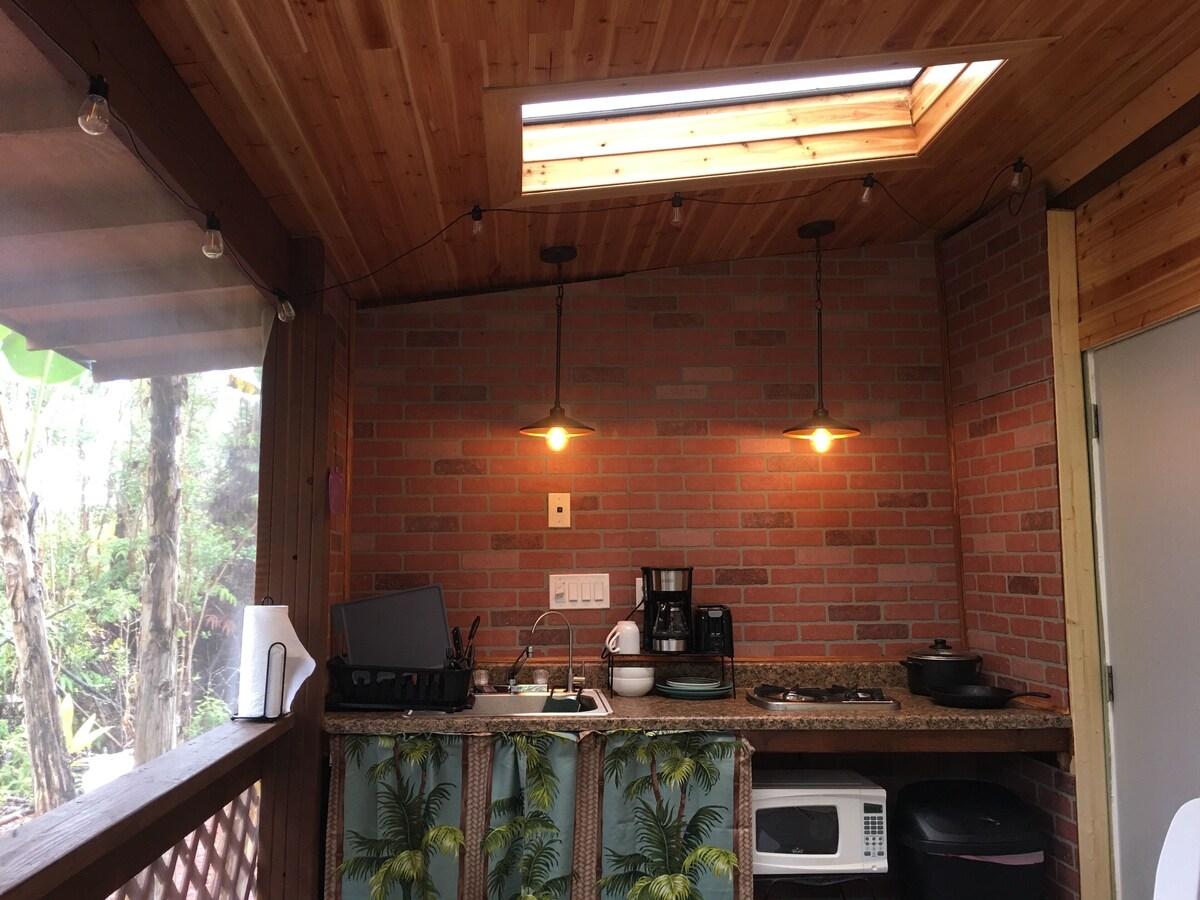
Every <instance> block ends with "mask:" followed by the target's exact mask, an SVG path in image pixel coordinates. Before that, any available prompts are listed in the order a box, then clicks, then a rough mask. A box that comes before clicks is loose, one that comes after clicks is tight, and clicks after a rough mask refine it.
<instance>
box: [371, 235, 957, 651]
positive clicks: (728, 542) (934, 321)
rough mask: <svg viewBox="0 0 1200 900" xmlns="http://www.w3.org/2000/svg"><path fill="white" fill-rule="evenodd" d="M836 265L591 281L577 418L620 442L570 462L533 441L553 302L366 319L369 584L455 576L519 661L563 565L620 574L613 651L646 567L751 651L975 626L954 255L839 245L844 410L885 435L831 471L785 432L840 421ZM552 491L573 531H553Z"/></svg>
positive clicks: (567, 355) (920, 636)
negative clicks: (950, 268) (946, 328)
mask: <svg viewBox="0 0 1200 900" xmlns="http://www.w3.org/2000/svg"><path fill="white" fill-rule="evenodd" d="M549 274H550V273H549V272H547V275H548V276H549ZM812 274H813V262H812V259H811V257H810V256H807V255H803V256H797V257H794V258H774V259H763V260H752V261H743V262H735V263H722V264H715V265H710V266H705V267H699V268H691V269H687V270H667V271H660V272H651V273H645V274H641V275H635V276H628V277H625V278H615V279H611V280H607V281H602V282H596V283H591V284H577V285H568V287H567V294H566V303H565V314H564V328H565V333H564V336H563V352H564V372H563V399H564V405H565V406H566V408H567V411H568V413H569V414H570V415H572V416H574V417H576V418H578V419H581V420H583V421H585V422H587V423H589V424H591V425H593V426H594V427H595V428H596V430H597V433H596V434H595V435H594V436H592V437H590V438H586V439H581V440H576V441H573V442H572V443H571V445H570V447H569V449H568V450H567V451H565V452H564V453H562V454H553V453H550V452H548V451H547V450H546V448H545V445H544V442H542V441H539V440H535V439H531V438H522V437H520V436H519V435H518V434H517V429H518V428H519V427H520V426H521V425H522V424H525V423H526V422H529V421H533V420H535V419H537V418H540V417H542V416H544V415H545V414H546V412H547V410H548V409H549V406H550V404H551V400H552V396H553V360H554V349H553V348H554V312H553V310H554V304H553V293H552V291H551V290H550V289H548V288H542V289H537V290H530V291H524V292H513V293H507V294H493V295H485V296H479V297H468V298H461V299H453V300H445V301H437V302H431V303H424V304H418V305H414V306H408V307H397V308H388V309H381V310H374V311H362V312H360V313H359V314H358V318H357V323H356V325H357V328H356V338H355V339H356V360H355V371H354V378H353V396H354V405H355V422H354V437H355V441H354V478H353V485H352V504H353V506H352V510H353V515H352V523H351V531H352V544H351V548H352V555H351V560H350V571H351V573H352V574H351V579H352V580H351V591H352V593H353V594H354V595H356V596H361V595H366V594H370V593H372V592H379V591H386V590H392V589H396V588H402V587H408V586H413V585H418V584H425V583H429V582H438V583H441V584H442V585H443V587H444V589H445V592H446V598H447V603H448V605H449V607H450V609H451V618H452V622H454V623H458V624H466V623H468V622H469V621H470V619H471V617H472V616H474V615H475V614H476V613H478V614H480V615H482V616H483V621H484V626H485V627H484V628H482V629H481V630H480V635H479V639H480V641H481V650H482V651H483V652H484V653H485V654H488V655H491V656H494V657H496V658H503V657H505V656H507V654H509V653H515V651H516V650H517V648H518V647H519V646H520V645H522V644H525V643H526V642H527V641H528V627H529V625H530V624H531V623H532V621H533V619H534V618H535V617H536V615H537V614H538V613H539V612H541V611H542V610H544V609H546V608H547V576H548V575H549V574H550V573H552V572H572V571H574V572H587V571H600V572H608V573H610V576H611V580H612V595H613V606H612V609H610V610H607V611H604V612H603V613H601V612H599V611H597V612H593V613H578V614H575V615H574V620H575V621H576V622H577V623H578V627H577V640H578V641H579V642H580V643H582V644H583V645H584V646H585V648H586V647H587V646H588V645H591V647H592V648H593V649H594V648H595V647H596V646H597V645H598V644H599V643H600V641H601V640H602V639H603V637H604V635H605V634H606V633H607V631H608V629H609V627H611V624H612V623H613V622H615V621H617V620H618V619H620V618H622V617H624V616H625V615H626V614H627V613H628V612H629V610H630V608H631V605H632V593H633V591H632V586H633V579H634V577H635V576H636V575H637V574H638V573H637V571H636V570H637V568H638V567H639V566H642V565H689V566H694V567H695V569H696V572H695V585H696V586H695V591H694V600H695V602H698V603H725V604H728V605H729V606H731V607H732V608H733V612H734V619H735V629H736V637H737V649H738V653H739V655H740V656H777V655H778V656H783V655H815V656H840V657H858V656H875V657H878V656H879V655H881V654H883V655H888V656H898V655H900V654H902V653H903V652H905V651H907V650H908V649H911V648H912V647H913V646H914V645H922V644H926V643H928V641H929V639H930V638H931V637H935V636H947V637H950V638H955V637H957V634H958V607H957V589H956V568H955V553H954V549H953V534H952V517H951V516H952V514H951V507H950V479H949V461H948V454H947V438H946V434H945V408H944V392H943V384H942V370H941V351H940V332H939V314H938V301H937V295H936V280H935V272H934V265H933V259H932V248H931V246H930V245H928V244H925V245H915V244H913V245H899V246H893V247H886V248H877V249H872V250H870V251H858V250H852V251H842V252H837V253H827V254H826V267H825V301H826V302H825V306H826V316H825V322H826V360H827V367H826V385H827V387H826V398H827V403H828V405H829V407H830V409H831V411H832V412H833V414H834V415H838V416H842V417H843V418H846V419H848V420H852V421H854V422H855V423H856V424H859V425H860V426H861V427H862V428H863V430H864V435H863V436H862V437H859V438H855V439H852V440H850V441H848V442H845V443H844V444H842V445H841V446H838V447H835V448H834V449H833V450H831V451H830V452H829V453H828V454H826V455H825V456H818V455H817V454H815V453H814V452H813V451H812V450H811V449H809V447H808V443H807V442H801V441H793V440H790V439H788V438H784V437H782V436H781V431H782V430H783V429H784V428H785V427H787V426H789V425H791V424H794V423H795V422H797V421H799V420H801V419H803V418H806V417H807V416H808V415H809V414H810V413H811V412H812V408H813V406H814V402H813V398H814V389H813V381H814V373H815V365H814V362H813V360H814V352H815V351H814V332H813V323H814V319H813V312H812V303H813V296H812V293H811V290H812ZM552 491H553V492H558V491H566V492H569V493H570V494H571V495H572V504H573V512H574V526H573V527H572V528H571V529H570V530H560V529H549V528H547V526H546V494H547V493H548V492H552ZM539 640H540V638H539Z"/></svg>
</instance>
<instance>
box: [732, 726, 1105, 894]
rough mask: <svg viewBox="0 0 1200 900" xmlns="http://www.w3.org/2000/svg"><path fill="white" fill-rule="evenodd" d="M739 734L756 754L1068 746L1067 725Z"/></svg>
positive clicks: (1053, 748)
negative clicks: (944, 729) (1057, 726)
mask: <svg viewBox="0 0 1200 900" xmlns="http://www.w3.org/2000/svg"><path fill="white" fill-rule="evenodd" d="M743 736H744V737H745V738H746V739H747V740H748V741H750V744H751V745H752V746H753V747H754V749H755V750H756V751H758V752H761V753H1026V752H1056V751H1059V750H1066V749H1067V748H1068V747H1070V746H1071V730H1070V729H1069V728H1021V729H1017V728H1013V729H1009V728H1005V729H994V730H979V731H963V730H959V729H954V730H947V731H935V730H931V731H897V730H894V729H875V730H863V731H802V730H795V731H747V732H744V733H743ZM1085 896H1089V895H1085ZM1096 896H1097V897H1100V896H1103V895H1101V894H1097V895H1096Z"/></svg>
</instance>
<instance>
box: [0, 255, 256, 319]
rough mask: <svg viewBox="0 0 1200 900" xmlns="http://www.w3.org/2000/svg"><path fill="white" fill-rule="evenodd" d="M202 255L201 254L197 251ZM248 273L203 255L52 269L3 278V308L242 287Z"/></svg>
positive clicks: (0, 286) (0, 295)
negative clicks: (85, 271)
mask: <svg viewBox="0 0 1200 900" xmlns="http://www.w3.org/2000/svg"><path fill="white" fill-rule="evenodd" d="M196 255H197V256H199V254H198V253H197V254H196ZM245 284H246V278H245V276H244V275H243V274H242V273H241V272H240V271H239V270H238V269H237V268H236V266H234V265H230V264H227V263H223V262H219V263H218V264H214V262H210V261H205V260H203V259H201V260H200V261H198V262H196V263H194V264H187V265H174V266H161V267H159V268H154V269H151V268H145V269H126V270H122V271H118V272H97V273H95V274H92V275H89V276H87V277H86V278H84V277H78V276H76V277H66V278H55V277H54V272H53V270H50V271H48V272H47V273H46V274H45V275H43V276H41V277H39V278H34V279H30V280H28V281H7V282H0V310H17V309H30V308H34V307H44V306H50V305H54V304H58V303H93V302H96V301H101V300H117V299H122V298H126V297H150V296H154V295H170V294H187V293H189V292H191V291H199V290H207V289H211V288H241V287H244V286H245Z"/></svg>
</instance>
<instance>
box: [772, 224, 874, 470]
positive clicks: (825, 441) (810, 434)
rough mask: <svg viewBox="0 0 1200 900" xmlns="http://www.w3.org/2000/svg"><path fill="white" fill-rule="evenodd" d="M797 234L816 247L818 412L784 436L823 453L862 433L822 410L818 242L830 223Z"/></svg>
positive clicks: (804, 228) (829, 230)
mask: <svg viewBox="0 0 1200 900" xmlns="http://www.w3.org/2000/svg"><path fill="white" fill-rule="evenodd" d="M797 233H798V234H799V235H800V237H802V238H804V239H805V240H811V241H814V242H815V243H816V249H815V261H816V272H815V273H814V275H813V288H814V292H815V293H816V301H815V302H814V304H813V305H814V307H815V308H816V311H817V408H816V409H814V410H813V414H812V415H811V416H810V417H809V418H807V419H805V420H804V421H803V422H801V423H800V424H799V425H795V426H793V427H792V428H789V429H788V430H787V431H785V432H784V434H785V435H787V436H788V437H794V438H807V439H808V440H810V441H812V445H813V449H815V450H816V451H817V452H818V453H824V452H825V451H826V450H828V449H829V447H830V445H831V443H832V442H833V441H834V440H837V439H839V438H848V437H853V436H854V435H856V434H861V432H860V431H859V430H858V429H857V428H855V427H854V426H853V425H847V424H845V423H844V422H839V421H838V420H837V419H834V418H833V417H832V416H830V415H829V410H827V409H826V408H825V321H824V318H825V317H824V311H825V304H824V301H823V300H822V297H821V238H823V237H828V236H829V235H831V234H833V222H831V221H830V220H829V219H819V220H818V221H816V222H809V223H808V224H807V225H801V226H800V228H799V230H798V232H797Z"/></svg>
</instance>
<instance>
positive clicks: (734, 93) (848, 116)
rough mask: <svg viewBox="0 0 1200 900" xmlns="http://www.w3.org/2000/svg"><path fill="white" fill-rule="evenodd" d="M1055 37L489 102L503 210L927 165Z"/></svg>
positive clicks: (681, 75) (524, 93)
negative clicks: (1008, 68) (999, 81)
mask: <svg viewBox="0 0 1200 900" xmlns="http://www.w3.org/2000/svg"><path fill="white" fill-rule="evenodd" d="M1048 40H1050V39H1044V38H1039V39H1033V40H1029V41H1018V42H1009V43H1005V44H980V45H975V46H972V47H959V48H943V49H938V50H923V51H906V52H903V53H898V54H892V55H889V56H879V57H860V58H858V59H856V60H829V61H825V62H821V61H816V60H810V61H804V62H797V63H781V64H772V65H764V66H755V67H753V68H750V69H740V70H739V69H727V70H724V71H718V70H704V71H699V72H676V73H671V74H664V75H650V76H645V77H638V78H621V79H615V80H613V81H612V82H611V83H610V84H609V86H608V87H607V89H606V86H605V83H604V82H596V81H589V82H576V83H573V84H541V85H527V86H520V87H508V88H489V89H487V90H485V91H484V98H483V99H484V133H485V136H486V141H487V157H488V168H489V181H490V183H491V185H492V190H493V194H492V197H491V200H492V201H493V202H494V203H495V204H496V205H503V204H511V203H521V202H525V203H539V202H558V201H563V200H577V199H586V198H589V197H595V196H604V195H620V196H630V195H633V194H636V193H640V194H643V195H645V194H649V193H653V192H654V191H656V190H660V189H667V190H672V191H675V190H695V189H698V188H704V187H722V186H725V185H729V184H737V183H746V182H762V181H768V180H779V179H791V178H796V177H797V176H799V175H801V174H803V175H806V176H807V175H815V174H818V173H822V172H839V173H847V172H852V173H855V174H857V173H864V174H865V173H866V172H869V171H872V170H876V171H878V170H880V169H884V168H887V169H898V168H903V167H905V166H911V165H919V164H920V162H919V160H920V156H921V154H922V153H923V152H924V151H925V149H926V148H927V147H929V146H930V144H932V143H933V141H935V140H936V139H937V136H938V135H939V134H940V133H941V132H942V130H943V129H944V128H945V127H946V126H947V125H948V124H949V123H950V122H951V120H953V119H954V117H955V116H956V115H958V113H959V112H960V111H961V110H962V108H963V107H964V106H965V105H966V104H967V103H968V102H969V101H970V99H971V98H972V97H973V96H975V95H976V93H978V92H979V90H981V89H982V88H983V86H984V85H985V84H986V83H987V81H988V79H990V78H991V77H992V75H994V74H995V73H996V71H997V70H998V69H999V68H1000V67H1001V66H1002V65H1003V64H1004V62H1005V59H1007V58H1008V57H1009V56H1010V55H1015V54H1018V53H1024V52H1027V51H1028V50H1030V49H1032V48H1033V47H1038V46H1042V45H1044V44H1045V43H1046V42H1047V41H1048Z"/></svg>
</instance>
